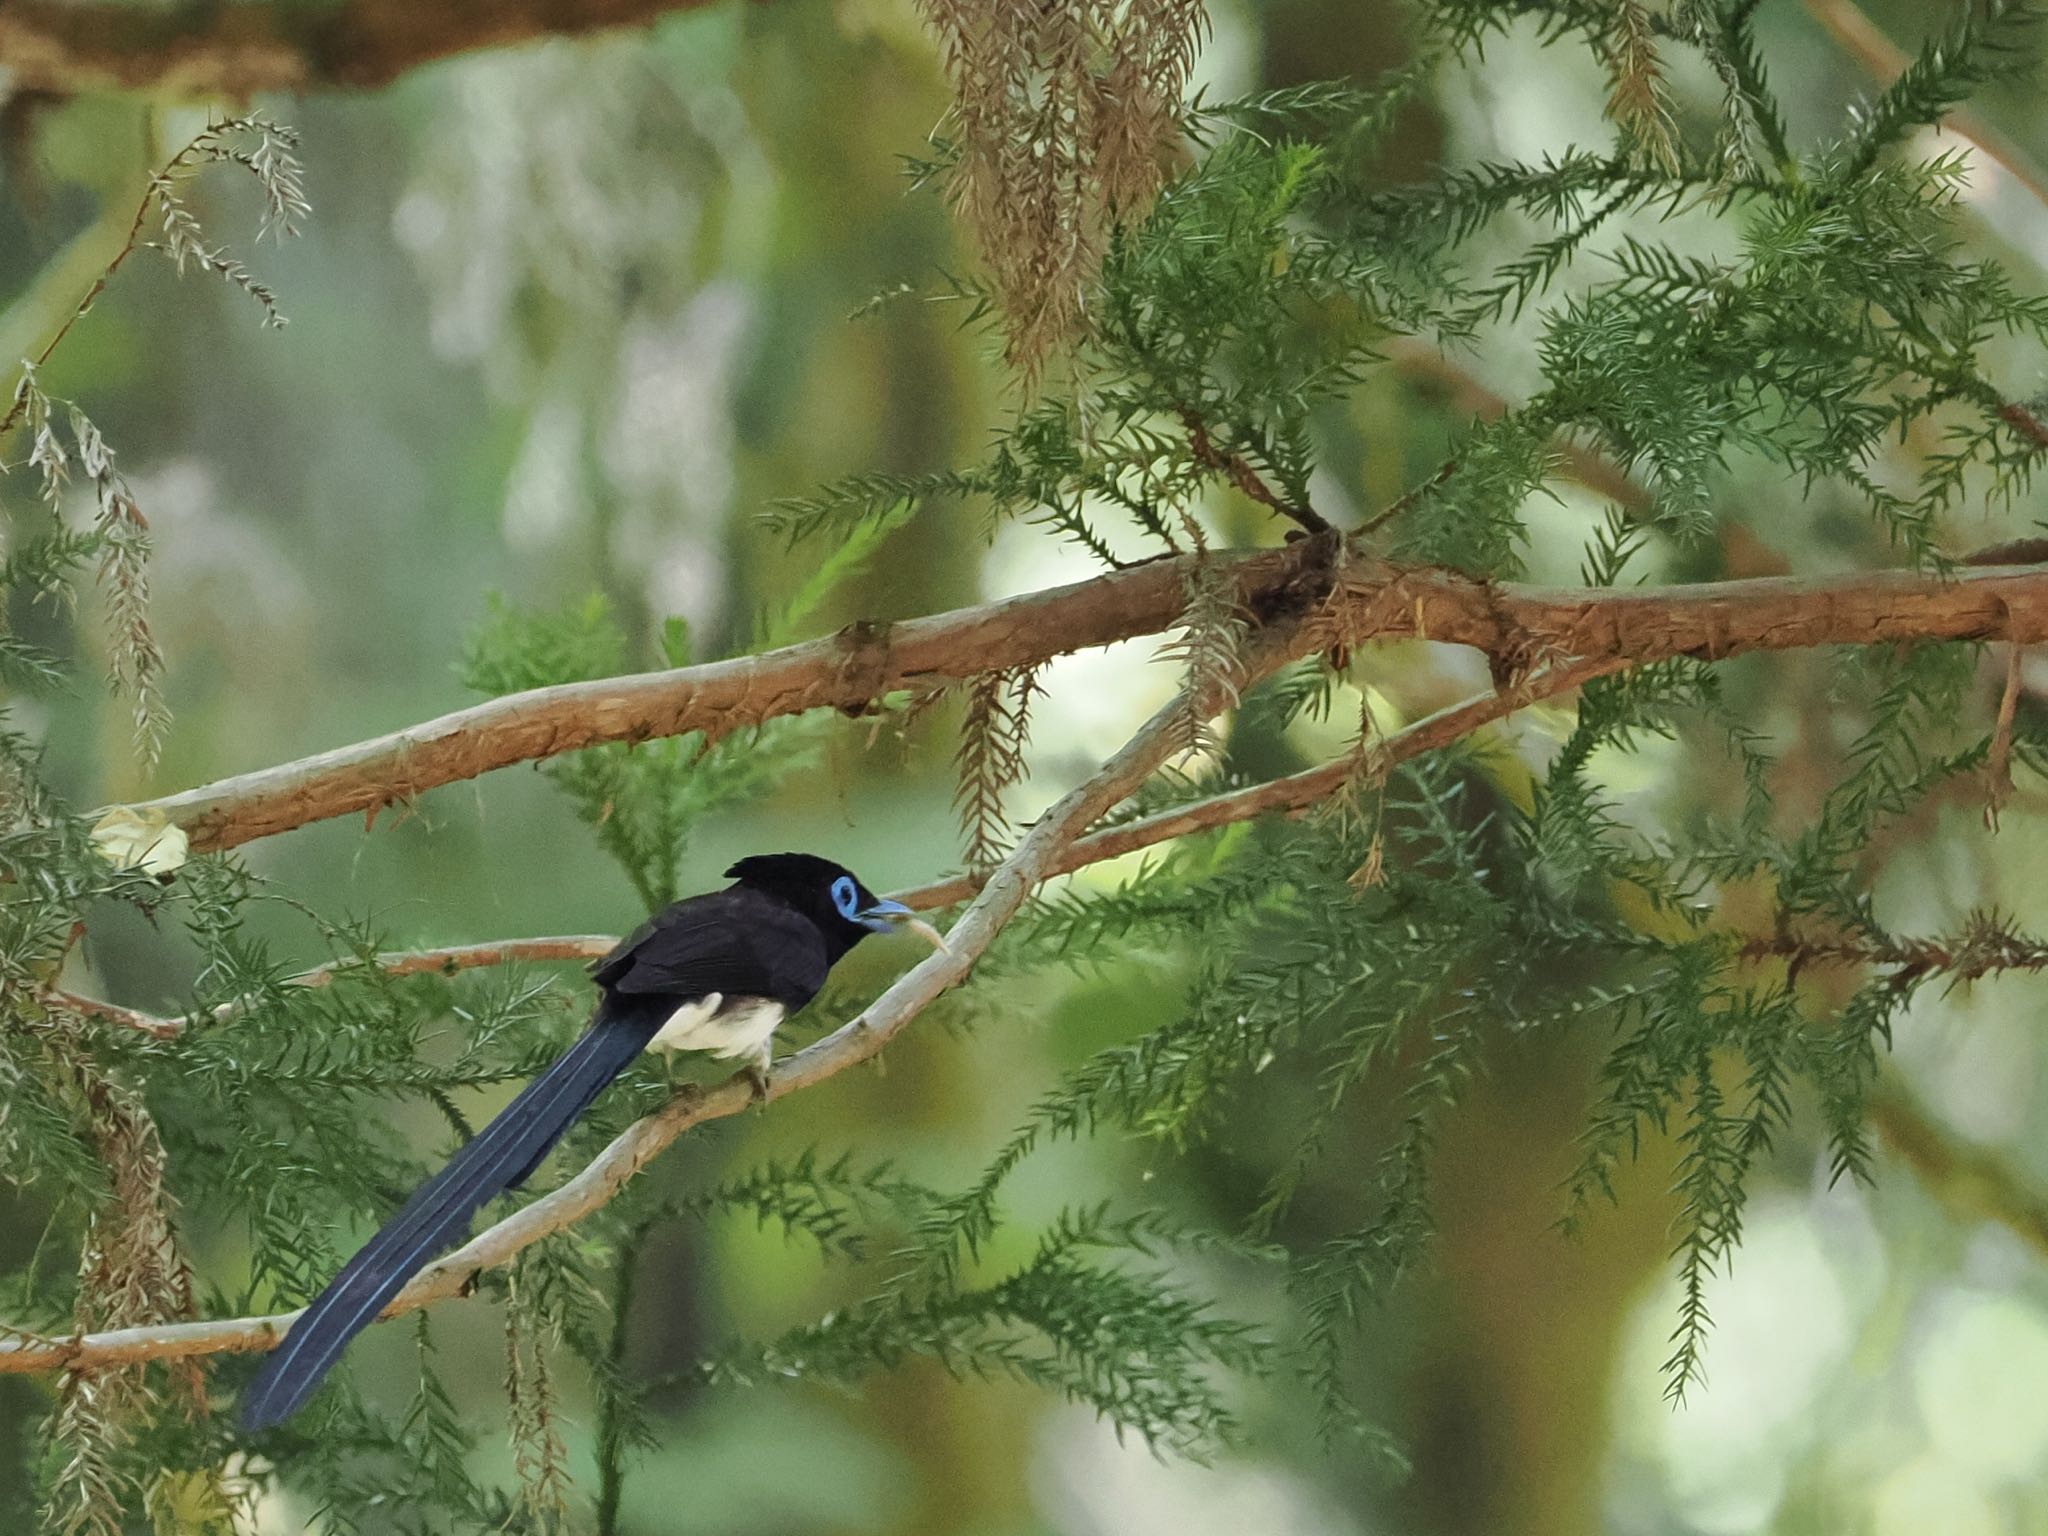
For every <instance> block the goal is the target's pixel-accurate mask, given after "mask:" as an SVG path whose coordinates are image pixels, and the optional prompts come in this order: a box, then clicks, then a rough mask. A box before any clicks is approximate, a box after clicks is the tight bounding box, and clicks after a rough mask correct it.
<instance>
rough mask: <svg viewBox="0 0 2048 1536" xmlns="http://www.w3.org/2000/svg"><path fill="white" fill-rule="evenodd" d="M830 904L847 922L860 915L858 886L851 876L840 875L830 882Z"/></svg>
mask: <svg viewBox="0 0 2048 1536" xmlns="http://www.w3.org/2000/svg"><path fill="white" fill-rule="evenodd" d="M832 905H833V907H834V909H835V910H837V912H838V913H839V915H840V916H841V917H843V918H845V919H846V920H847V921H848V922H849V923H850V922H853V921H855V920H856V919H857V918H858V917H859V916H860V887H859V886H858V885H856V884H855V883H854V879H853V876H851V875H841V876H840V877H839V878H838V879H837V880H834V881H833V882H832Z"/></svg>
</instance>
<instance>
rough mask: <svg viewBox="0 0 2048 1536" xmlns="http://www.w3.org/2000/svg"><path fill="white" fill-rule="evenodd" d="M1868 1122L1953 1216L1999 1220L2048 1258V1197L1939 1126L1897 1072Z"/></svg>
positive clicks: (1887, 1076)
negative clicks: (1874, 1126)
mask: <svg viewBox="0 0 2048 1536" xmlns="http://www.w3.org/2000/svg"><path fill="white" fill-rule="evenodd" d="M1870 1118H1871V1122H1872V1123H1873V1124H1874V1125H1876V1127H1877V1134H1878V1135H1879V1136H1880V1137H1881V1138H1882V1139H1883V1141H1884V1144H1885V1145H1886V1146H1887V1147H1889V1148H1890V1149H1891V1150H1892V1153H1893V1154H1894V1155H1895V1156H1896V1157H1898V1158H1899V1160H1900V1161H1902V1162H1904V1163H1905V1164H1906V1165H1907V1166H1908V1167H1910V1168H1911V1169H1912V1170H1913V1173H1914V1175H1915V1176H1916V1177H1917V1178H1918V1179H1919V1181H1920V1183H1921V1184H1922V1185H1923V1186H1924V1187H1925V1188H1926V1189H1927V1190H1928V1191H1929V1192H1930V1193H1931V1194H1933V1196H1934V1197H1935V1198H1936V1199H1937V1200H1939V1201H1940V1202H1941V1203H1942V1205H1944V1206H1946V1207H1947V1208H1948V1211H1949V1213H1950V1214H1951V1215H1952V1216H1954V1217H1956V1218H1957V1219H1958V1220H1960V1221H1963V1222H1965V1223H1974V1222H1980V1221H1995V1222H1997V1223H1998V1224H1999V1225H2000V1226H2002V1227H2004V1228H2006V1230H2008V1231H2009V1232H2012V1233H2013V1234H2014V1235H2015V1236H2017V1237H2018V1238H2019V1239H2020V1241H2021V1242H2023V1243H2025V1244H2026V1245H2027V1246H2028V1247H2029V1248H2031V1249H2033V1251H2034V1252H2035V1253H2036V1254H2038V1255H2042V1256H2048V1198H2044V1197H2043V1195H2042V1193H2041V1191H2040V1190H2039V1189H2037V1188H2035V1187H2034V1186H2033V1185H2032V1184H2031V1183H2029V1182H2028V1180H2027V1179H2026V1178H2025V1176H2024V1175H2023V1174H2021V1173H2020V1171H2019V1170H2018V1169H2016V1168H2014V1167H2013V1165H2012V1163H2011V1162H2010V1161H2008V1160H2007V1159H2005V1158H2003V1157H2000V1156H1999V1155H1998V1154H1997V1153H1995V1152H1993V1151H1991V1150H1990V1149H1989V1148H1986V1147H1983V1146H1980V1145H1977V1144H1975V1143H1972V1142H1967V1141H1964V1140H1962V1139H1961V1138H1960V1137H1958V1136H1956V1135H1955V1134H1954V1133H1953V1132H1952V1131H1950V1130H1949V1129H1948V1128H1947V1127H1945V1126H1943V1125H1942V1124H1941V1123H1940V1122H1939V1121H1937V1120H1936V1119H1935V1118H1934V1116H1933V1115H1932V1114H1930V1113H1929V1112H1928V1111H1927V1109H1926V1108H1925V1107H1923V1106H1922V1105H1921V1104H1920V1102H1919V1101H1918V1100H1917V1099H1916V1098H1915V1097H1914V1096H1913V1093H1912V1091H1911V1090H1910V1089H1909V1088H1908V1087H1907V1086H1906V1083H1905V1080H1904V1079H1903V1078H1902V1077H1901V1076H1900V1075H1899V1074H1898V1073H1897V1072H1889V1071H1888V1072H1885V1073H1884V1074H1882V1075H1881V1076H1880V1077H1879V1079H1878V1083H1877V1087H1876V1089H1875V1090H1874V1091H1873V1092H1872V1094H1871V1096H1870Z"/></svg>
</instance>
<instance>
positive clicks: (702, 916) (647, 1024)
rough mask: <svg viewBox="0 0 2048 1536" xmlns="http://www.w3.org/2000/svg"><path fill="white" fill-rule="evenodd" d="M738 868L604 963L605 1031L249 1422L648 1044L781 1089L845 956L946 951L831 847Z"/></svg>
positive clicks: (428, 1188)
mask: <svg viewBox="0 0 2048 1536" xmlns="http://www.w3.org/2000/svg"><path fill="white" fill-rule="evenodd" d="M725 873H726V878H727V879H730V880H734V881H737V882H738V883H737V884H735V885H731V886H728V887H727V888H726V889H724V890H722V891H713V892H710V893H708V894H706V895H702V896H692V897H690V898H688V899H687V900H684V901H679V902H677V903H675V905H673V906H671V907H669V908H667V909H666V910H664V911H662V912H660V913H657V914H656V915H655V916H654V917H653V918H651V919H650V920H649V921H648V922H647V923H645V924H644V925H643V926H642V927H641V928H640V929H639V931H638V932H636V933H634V934H633V935H632V936H631V937H629V938H627V939H626V940H625V941H624V942H623V943H621V944H620V945H619V946H618V948H616V949H614V950H613V951H612V952H611V953H610V954H609V955H607V956H605V958H604V959H602V960H600V961H599V962H598V963H597V964H596V965H595V966H594V967H593V968H592V975H593V977H594V978H595V979H596V981H597V984H598V986H599V987H600V988H601V989H602V991H603V996H602V998H601V999H600V1000H599V1002H598V1005H597V1012H596V1013H595V1014H594V1015H593V1016H592V1017H591V1021H590V1028H589V1029H588V1030H586V1031H585V1032H584V1034H583V1037H582V1038H581V1039H579V1040H578V1041H577V1042H576V1043H575V1044H574V1045H572V1046H570V1047H569V1049H568V1050H566V1051H564V1052H563V1053H562V1055H561V1056H560V1057H559V1058H557V1059H556V1061H555V1063H554V1065H552V1066H550V1067H549V1068H548V1069H547V1070H546V1071H545V1072H543V1073H541V1075H540V1076H539V1077H536V1078H535V1079H534V1080H533V1081H532V1082H530V1083H528V1084H527V1085H526V1087H525V1089H524V1090H522V1091H521V1093H520V1095H519V1097H518V1098H516V1099H514V1100H513V1101H512V1102H511V1103H510V1104H508V1105H506V1106H505V1108H504V1110H503V1111H502V1112H501V1113H500V1114H499V1115H498V1117H497V1118H496V1119H495V1120H493V1121H491V1123H490V1124H489V1125H487V1126H485V1127H484V1128H483V1129H482V1130H481V1131H479V1132H478V1133H477V1134H476V1135H475V1136H474V1137H473V1138H471V1140H470V1141H469V1142H468V1143H467V1144H466V1145H465V1146H464V1147H463V1148H462V1150H461V1151H459V1152H457V1153H456V1154H455V1155H454V1156H453V1157H452V1158H450V1159H449V1160H448V1166H447V1167H445V1168H443V1169H442V1170H441V1171H440V1172H439V1173H437V1174H435V1175H434V1176H433V1177H432V1178H431V1179H429V1180H427V1182H426V1183H425V1184H422V1185H421V1186H420V1187H419V1189H418V1190H416V1191H415V1192H414V1193H413V1196H412V1198H411V1199H410V1200H408V1201H406V1203H405V1205H404V1207H403V1208H402V1209H401V1210H400V1211H399V1213H398V1214H397V1215H396V1216H394V1217H392V1218H391V1220H390V1222H389V1223H388V1224H387V1225H386V1226H385V1227H384V1229H383V1230H382V1231H380V1232H379V1233H378V1234H377V1235H376V1236H375V1237H373V1238H371V1239H370V1241H369V1242H368V1243H367V1244H365V1245H364V1247H363V1249H362V1251H361V1252H360V1253H358V1254H357V1255H356V1256H355V1257H354V1258H352V1259H350V1260H349V1261H348V1263H347V1264H346V1265H344V1266H343V1267H342V1271H341V1273H340V1274H338V1275H336V1276H335V1277H334V1280H333V1283H332V1284H330V1285H329V1286H328V1287H327V1289H326V1290H324V1291H322V1292H321V1293H320V1295H319V1296H318V1297H317V1298H316V1299H315V1300H314V1302H313V1304H312V1305H311V1306H310V1307H308V1308H307V1309H306V1310H305V1312H304V1313H303V1314H301V1315H300V1317H299V1319H298V1321H297V1322H295V1323H294V1324H293V1325H292V1328H291V1331H290V1332H289V1333H287V1334H286V1335H285V1338H284V1342H283V1343H282V1344H280V1345H279V1346H278V1348H277V1349H276V1351H275V1352H273V1353H272V1355H271V1357H270V1358H269V1359H268V1360H267V1361H265V1362H264V1364H263V1369H262V1370H260V1371H259V1372H257V1374H256V1380H255V1381H254V1383H253V1384H252V1385H251V1386H250V1388H249V1391H248V1394H247V1395H246V1396H245V1397H244V1398H243V1400H242V1427H243V1428H244V1429H246V1430H249V1431H252V1432H253V1431H255V1430H259V1429H265V1428H268V1427H269V1426H271V1425H273V1424H279V1423H282V1422H283V1421H284V1420H285V1419H287V1418H289V1417H291V1415H292V1414H294V1413H296V1412H297V1411H298V1410H299V1408H300V1407H301V1405H303V1404H304V1403H305V1401H306V1399H307V1398H308V1397H310V1396H312V1394H313V1391H314V1389H315V1388H316V1387H318V1386H319V1385H320V1383H321V1381H322V1380H323V1379H324V1378H325V1377H326V1375H327V1373H328V1371H330V1370H331V1369H333V1367H334V1362H335V1361H336V1360H337V1359H339V1358H340V1356H341V1352H342V1350H343V1349H344V1348H346V1347H347V1345H348V1341H349V1340H350V1339H352V1338H354V1337H355V1336H356V1335H357V1334H358V1333H360V1332H361V1331H362V1330H363V1329H364V1328H365V1327H367V1326H368V1325H369V1324H370V1323H371V1322H372V1321H374V1320H375V1318H376V1317H377V1315H378V1314H379V1313H380V1312H382V1311H383V1310H384V1307H385V1304H386V1303H387V1302H389V1301H390V1300H391V1298H392V1297H394V1296H396V1295H397V1294H398V1292H399V1291H400V1290H402V1289H403V1288H404V1286H405V1283H406V1281H407V1280H409V1279H411V1278H412V1276H413V1275H414V1274H415V1273H416V1272H417V1271H418V1270H419V1269H420V1268H421V1267H422V1266H423V1265H425V1264H426V1262H427V1261H428V1260H429V1259H431V1258H433V1257H434V1256H435V1255H436V1254H438V1253H440V1252H441V1250H442V1249H444V1248H447V1247H449V1246H451V1245H452V1244H453V1243H454V1242H455V1240H456V1239H457V1238H458V1237H460V1236H462V1235H463V1234H465V1233H467V1232H468V1230H469V1224H470V1221H471V1219H472V1218H473V1217H475V1215H476V1213H477V1212H478V1211H479V1210H481V1209H482V1208H483V1207H484V1206H485V1205H487V1204H489V1203H490V1201H491V1200H492V1199H493V1198H494V1197H495V1196H497V1195H499V1194H501V1193H503V1192H504V1191H505V1190H508V1189H514V1188H517V1187H518V1186H519V1185H520V1184H521V1183H523V1182H524V1181H525V1180H526V1177H527V1175H529V1174H531V1173H532V1172H533V1170H534V1169H535V1168H537V1167H539V1166H540V1161H541V1159H542V1158H544V1157H546V1156H547V1154H548V1151H549V1149H550V1148H552V1147H553V1146H554V1144H555V1143H556V1142H557V1141H559V1140H561V1137H562V1133H563V1132H564V1131H566V1130H568V1129H569V1127H570V1125H572V1124H573V1123H574V1122H575V1120H576V1117H577V1116H578V1115H580V1114H582V1113H583V1111H584V1110H585V1109H587V1108H588V1107H589V1105H590V1102H591V1100H593V1099H595V1098H596V1097H597V1095H598V1092H599V1091H600V1090H601V1089H602V1088H603V1087H604V1086H605V1084H607V1083H609V1082H610V1081H611V1080H612V1079H613V1078H615V1077H617V1076H618V1075H619V1073H621V1072H622V1071H624V1070H625V1069H626V1066H627V1064H628V1063H630V1062H631V1061H632V1060H633V1058H634V1057H635V1056H637V1055H639V1054H640V1052H641V1051H643V1050H647V1049H650V1048H652V1049H657V1050H669V1051H708V1052H709V1053H710V1054H712V1055H714V1056H721V1057H725V1058H727V1059H735V1058H744V1059H745V1060H746V1062H747V1063H748V1066H747V1072H748V1075H749V1076H750V1077H752V1078H753V1080H754V1085H755V1089H756V1091H757V1092H761V1091H765V1089H766V1087H767V1081H768V1079H767V1069H768V1063H769V1042H770V1041H771V1039H772V1038H773V1037H774V1034H775V1027H776V1026H777V1025H778V1024H780V1023H781V1022H782V1020H783V1017H784V1016H785V1015H786V1014H789V1013H793V1012H795V1011H796V1010H797V1009H799V1008H801V1007H803V1005H804V1004H805V1003H808V1002H809V1001H810V1000H811V999H812V998H813V997H815V996H817V994H818V989H819V988H820V987H822V986H824V984H825V975H826V973H827V972H828V971H830V970H831V969H832V967H833V965H834V964H836V963H837V962H838V960H839V957H840V956H841V955H844V954H845V953H846V952H847V951H848V950H850V949H852V948H853V946H854V945H856V944H858V943H859V942H860V941H861V940H862V939H864V938H866V937H867V936H868V935H869V934H870V933H886V932H888V931H889V930H891V929H892V928H895V927H897V926H899V925H901V926H903V927H907V928H911V929H913V930H915V931H916V932H918V933H921V934H923V935H924V936H925V937H926V938H927V939H929V940H930V941H931V942H932V943H933V944H934V945H936V946H938V947H939V948H941V949H943V948H944V947H945V940H943V939H942V938H940V937H939V933H938V930H937V929H935V928H933V927H932V926H931V925H930V924H928V923H924V922H920V921H919V920H918V919H917V918H916V917H915V916H914V915H913V914H912V912H911V910H910V908H908V907H906V906H904V905H903V904H902V903H901V902H895V901H884V900H883V899H882V898H880V897H878V896H876V895H875V894H874V893H873V892H872V891H870V890H869V889H868V888H867V887H866V886H864V885H862V884H861V883H860V881H858V880H856V879H855V878H854V877H853V875H852V874H851V873H850V872H848V871H847V870H845V869H842V868H841V867H840V866H839V865H837V864H834V863H833V862H832V861H831V860H829V859H821V858H817V857H815V856H814V855H812V854H808V853H769V854H761V855H757V856H756V857H754V858H750V859H741V860H740V861H739V863H737V864H735V865H733V866H732V868H730V869H728V870H727V871H726V872H725Z"/></svg>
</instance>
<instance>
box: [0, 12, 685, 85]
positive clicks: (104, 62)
mask: <svg viewBox="0 0 2048 1536" xmlns="http://www.w3.org/2000/svg"><path fill="white" fill-rule="evenodd" d="M704 3H705V0H434V3H432V4H421V3H419V0H343V3H341V4H339V5H317V6H309V5H296V4H286V3H275V0H273V3H255V4H239V5H147V6H138V5H129V4H118V3H110V0H9V3H8V4H7V5H5V6H0V69H5V70H6V71H7V72H8V73H9V74H10V75H11V76H12V79H13V84H14V86H15V88H16V89H29V90H38V91H58V92H63V93H65V94H71V93H75V92H81V91H134V92H140V93H143V94H146V95H149V96H152V97H157V98H160V99H177V100H199V99H220V98H226V99H229V100H247V99H248V98H249V97H251V96H254V95H256V94H257V93H259V92H262V91H316V90H331V89H349V90H375V89H378V88H380V87H382V86H386V85H389V84H391V82H392V81H394V80H396V79H398V78H399V76H401V75H404V74H406V73H407V72H409V71H411V70H414V69H417V68H419V66H421V65H422V64H430V63H432V62H434V61H435V60H436V59H444V58H447V57H449V56H450V55H453V54H458V53H467V52H470V51H471V50H473V49H478V48H495V47H502V46H505V45H507V44H511V43H523V42H529V41H532V40H533V39H536V38H542V37H550V36H575V35H580V34H583V33H588V32H598V31H605V30H609V29H613V28H622V27H644V26H646V25H648V24H649V23H651V22H654V21H657V20H659V19H660V18H661V17H663V16H666V15H669V14H671V13H673V12H677V11H685V10H694V9H695V8H696V7H697V6H699V5H702V4H704Z"/></svg>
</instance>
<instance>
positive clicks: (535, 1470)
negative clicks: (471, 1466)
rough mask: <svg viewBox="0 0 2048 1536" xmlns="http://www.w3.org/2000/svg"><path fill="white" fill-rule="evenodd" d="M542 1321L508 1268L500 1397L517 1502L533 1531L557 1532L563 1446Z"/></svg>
mask: <svg viewBox="0 0 2048 1536" xmlns="http://www.w3.org/2000/svg"><path fill="white" fill-rule="evenodd" d="M552 1342H553V1340H552V1338H551V1336H550V1329H549V1324H548V1322H547V1319H546V1318H545V1317H544V1316H543V1315H542V1313H541V1311H540V1308H539V1307H538V1306H537V1305H536V1303H535V1301H534V1298H533V1293H532V1290H531V1288H530V1287H523V1286H521V1285H520V1283H519V1272H518V1270H516V1269H515V1270H514V1271H513V1273H512V1277H511V1281H510V1284H509V1287H508V1295H507V1300H506V1306H505V1399H506V1403H507V1406H508V1408H509V1410H510V1419H509V1427H510V1433H511V1439H512V1468H513V1472H514V1474H515V1475H516V1476H517V1477H518V1479H519V1505H520V1508H521V1509H522V1510H524V1511H525V1513H526V1515H527V1517H528V1519H529V1520H531V1521H532V1528H533V1529H534V1530H536V1531H559V1530H561V1529H562V1528H563V1526H564V1524H565V1523H566V1522H567V1520H568V1518H569V1449H568V1446H567V1445H566V1444H565V1443H564V1441H563V1439H562V1426H561V1418H560V1408H559V1404H558V1402H557V1399H556V1394H555V1386H554V1376H553V1374H552V1372H551V1370H550V1367H549V1365H548V1349H549V1345H550V1344H551V1343H552Z"/></svg>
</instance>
